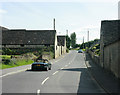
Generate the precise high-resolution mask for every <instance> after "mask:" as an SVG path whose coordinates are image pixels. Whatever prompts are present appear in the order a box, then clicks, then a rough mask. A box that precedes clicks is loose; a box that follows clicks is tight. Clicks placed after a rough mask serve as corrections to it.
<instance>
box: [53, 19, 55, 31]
mask: <svg viewBox="0 0 120 95" xmlns="http://www.w3.org/2000/svg"><path fill="white" fill-rule="evenodd" d="M53 29H54V30H55V18H54V19H53Z"/></svg>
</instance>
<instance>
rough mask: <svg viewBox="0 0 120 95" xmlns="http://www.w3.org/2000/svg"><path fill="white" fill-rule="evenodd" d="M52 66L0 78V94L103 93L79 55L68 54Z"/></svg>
mask: <svg viewBox="0 0 120 95" xmlns="http://www.w3.org/2000/svg"><path fill="white" fill-rule="evenodd" d="M52 63H53V64H52V70H50V71H31V70H26V71H22V72H18V73H15V74H11V75H7V76H4V77H2V93H104V90H103V89H102V88H101V87H100V86H99V85H98V83H97V82H96V81H95V80H94V78H93V77H92V76H91V74H90V73H89V71H88V69H87V67H86V65H85V61H84V57H83V54H82V53H77V52H76V51H71V52H70V53H69V54H65V55H63V56H61V57H60V58H58V59H55V60H53V61H52ZM39 95H40V94H39Z"/></svg>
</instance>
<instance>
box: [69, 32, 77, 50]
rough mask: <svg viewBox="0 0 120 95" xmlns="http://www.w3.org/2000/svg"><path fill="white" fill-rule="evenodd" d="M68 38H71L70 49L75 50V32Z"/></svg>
mask: <svg viewBox="0 0 120 95" xmlns="http://www.w3.org/2000/svg"><path fill="white" fill-rule="evenodd" d="M70 38H71V46H72V48H75V46H76V34H75V32H74V33H72V34H71V35H70Z"/></svg>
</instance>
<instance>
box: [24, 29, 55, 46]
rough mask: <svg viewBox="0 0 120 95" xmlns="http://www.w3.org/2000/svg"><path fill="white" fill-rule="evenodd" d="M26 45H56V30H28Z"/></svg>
mask: <svg viewBox="0 0 120 95" xmlns="http://www.w3.org/2000/svg"><path fill="white" fill-rule="evenodd" d="M25 33H26V34H25V35H26V36H25V37H26V40H25V43H26V44H35V45H37V44H41V45H48V44H50V45H54V42H55V34H56V30H27V31H26V32H25Z"/></svg>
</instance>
